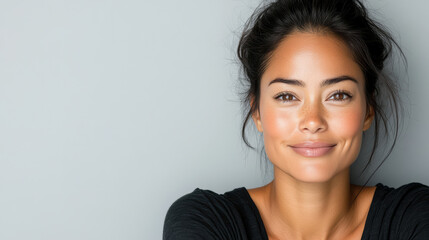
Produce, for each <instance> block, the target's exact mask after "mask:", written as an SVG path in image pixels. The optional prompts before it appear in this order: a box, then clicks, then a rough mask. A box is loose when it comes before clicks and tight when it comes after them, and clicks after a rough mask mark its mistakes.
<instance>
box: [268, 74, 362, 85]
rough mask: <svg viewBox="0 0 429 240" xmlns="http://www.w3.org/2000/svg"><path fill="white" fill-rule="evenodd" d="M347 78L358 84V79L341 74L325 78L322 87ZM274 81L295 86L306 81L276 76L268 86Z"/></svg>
mask: <svg viewBox="0 0 429 240" xmlns="http://www.w3.org/2000/svg"><path fill="white" fill-rule="evenodd" d="M346 80H350V81H352V82H354V83H356V84H358V81H357V80H356V79H355V78H353V77H350V76H347V75H344V76H339V77H335V78H328V79H325V80H323V82H322V83H321V84H320V87H326V86H328V85H332V84H335V83H339V82H342V81H346ZM273 83H285V84H289V85H295V86H299V87H305V83H304V82H303V81H301V80H296V79H285V78H276V79H274V80H272V81H271V82H270V83H269V84H268V86H270V85H271V84H273Z"/></svg>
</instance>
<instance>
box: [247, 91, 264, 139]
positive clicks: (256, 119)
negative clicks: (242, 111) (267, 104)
mask: <svg viewBox="0 0 429 240" xmlns="http://www.w3.org/2000/svg"><path fill="white" fill-rule="evenodd" d="M252 106H253V98H252V99H251V100H250V107H252ZM252 119H253V122H254V123H255V126H256V129H258V131H259V132H263V129H262V123H261V115H260V114H259V109H256V111H255V112H254V113H253V114H252Z"/></svg>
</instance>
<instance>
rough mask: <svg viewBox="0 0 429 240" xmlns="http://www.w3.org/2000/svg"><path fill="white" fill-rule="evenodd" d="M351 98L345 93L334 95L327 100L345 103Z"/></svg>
mask: <svg viewBox="0 0 429 240" xmlns="http://www.w3.org/2000/svg"><path fill="white" fill-rule="evenodd" d="M350 98H351V96H350V95H349V94H347V93H345V92H337V93H334V94H333V95H332V96H331V97H330V98H329V99H330V100H334V101H345V100H349V99H350Z"/></svg>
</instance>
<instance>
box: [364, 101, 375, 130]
mask: <svg viewBox="0 0 429 240" xmlns="http://www.w3.org/2000/svg"><path fill="white" fill-rule="evenodd" d="M374 115H375V114H374V109H373V108H372V106H369V111H368V112H367V114H366V116H365V121H364V122H363V130H364V131H366V130H368V129H369V128H370V127H371V123H372V121H373V120H374Z"/></svg>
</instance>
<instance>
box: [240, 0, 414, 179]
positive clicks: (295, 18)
mask: <svg viewBox="0 0 429 240" xmlns="http://www.w3.org/2000/svg"><path fill="white" fill-rule="evenodd" d="M294 31H301V32H314V33H317V32H322V33H330V34H334V35H336V36H337V37H339V38H340V39H342V40H343V41H344V43H345V44H346V45H347V46H348V47H349V48H350V50H351V52H352V54H353V57H354V59H355V61H356V62H357V64H358V65H359V66H360V68H361V70H362V72H363V74H364V77H365V97H366V103H367V106H371V107H372V108H373V110H374V114H375V116H374V133H373V134H374V135H373V143H372V150H371V154H370V156H369V159H368V162H367V164H366V165H365V167H364V169H363V170H362V172H364V170H365V169H366V168H367V167H368V166H369V164H370V162H371V161H372V159H373V158H374V153H375V152H376V149H377V147H378V145H379V139H380V127H383V130H384V131H383V133H384V134H385V135H386V136H388V135H392V144H391V147H390V148H389V149H388V151H387V154H386V156H385V158H384V159H383V160H382V161H381V163H380V165H379V166H378V167H377V169H378V168H379V167H380V166H381V164H382V163H383V162H384V161H385V160H386V158H387V157H388V156H389V155H390V153H391V152H392V150H393V147H394V146H395V143H396V139H397V137H398V131H399V110H400V107H401V104H400V103H401V102H400V100H399V95H398V90H397V85H396V84H395V82H394V81H392V79H391V78H389V77H388V75H387V74H385V73H383V68H384V64H385V61H386V59H388V57H390V55H391V53H392V47H393V46H396V47H397V49H398V50H399V53H400V54H401V56H402V57H403V60H404V61H405V63H406V59H405V57H404V54H403V52H402V50H401V49H400V47H399V46H398V44H397V43H396V42H395V40H394V39H393V38H392V36H391V35H390V34H389V32H388V31H387V30H386V29H385V28H384V27H383V26H382V25H380V24H378V23H377V22H376V21H374V20H372V19H371V18H370V17H369V16H368V12H367V10H366V8H365V7H364V5H363V4H362V3H361V2H360V1H359V0H277V1H274V2H272V3H268V4H266V5H265V6H263V7H259V8H258V9H257V10H256V11H255V13H254V14H253V15H252V16H251V18H250V19H249V20H248V22H247V23H246V25H245V27H244V31H243V33H242V35H241V38H240V42H239V45H238V50H237V53H238V58H239V60H240V62H241V65H242V71H243V73H244V80H243V84H244V86H245V91H244V96H243V99H242V103H243V106H244V109H245V115H244V116H245V117H244V121H243V126H242V138H243V140H244V142H245V143H246V145H247V146H249V147H250V148H253V147H252V146H251V145H250V143H249V141H248V140H247V137H246V126H247V125H248V123H249V121H250V119H251V117H252V114H253V113H255V112H256V111H258V110H259V95H260V80H261V76H262V74H263V73H264V71H265V69H266V67H267V64H268V62H269V59H270V56H271V54H272V53H273V51H274V50H275V49H276V48H277V46H278V45H279V43H280V42H281V41H282V40H283V39H284V38H285V37H286V36H287V35H288V34H290V33H292V32H294ZM381 97H383V98H386V99H387V102H384V100H382V99H381ZM367 109H369V108H367ZM388 110H391V111H388ZM389 112H390V113H392V117H390V115H389V114H388V113H389ZM389 120H393V124H392V126H390V124H389ZM390 128H391V131H389V129H390ZM377 169H376V170H377ZM376 170H375V171H376ZM375 171H374V173H375ZM372 175H373V174H372ZM372 175H371V176H370V177H369V178H371V177H372ZM369 178H368V180H369ZM367 182H368V181H367ZM367 182H366V183H367ZM366 183H365V184H366Z"/></svg>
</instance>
